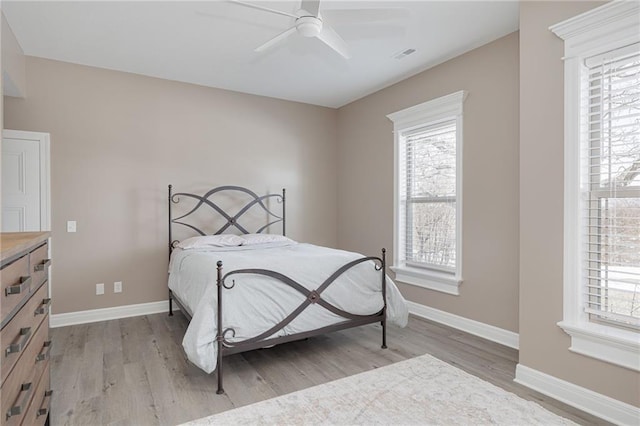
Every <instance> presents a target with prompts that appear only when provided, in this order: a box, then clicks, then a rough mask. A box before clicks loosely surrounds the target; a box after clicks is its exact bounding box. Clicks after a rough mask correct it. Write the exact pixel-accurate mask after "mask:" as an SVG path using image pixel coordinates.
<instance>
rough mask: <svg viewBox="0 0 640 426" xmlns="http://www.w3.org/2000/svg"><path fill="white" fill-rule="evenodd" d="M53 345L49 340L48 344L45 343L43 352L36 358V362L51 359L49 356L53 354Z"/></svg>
mask: <svg viewBox="0 0 640 426" xmlns="http://www.w3.org/2000/svg"><path fill="white" fill-rule="evenodd" d="M51 343H52V342H51V340H49V341H48V342H44V345H42V350H41V351H40V353H39V354H38V356H36V362H40V361H44V360H45V359H49V354H50V353H51Z"/></svg>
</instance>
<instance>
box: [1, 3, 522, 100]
mask: <svg viewBox="0 0 640 426" xmlns="http://www.w3.org/2000/svg"><path fill="white" fill-rule="evenodd" d="M253 1H254V3H257V4H259V5H262V6H266V7H270V8H273V9H280V10H284V11H288V12H291V13H293V12H294V11H296V10H297V9H298V8H299V5H300V2H299V1H259V0H253ZM361 8H368V9H372V8H402V9H403V10H400V11H398V10H396V11H395V13H389V16H390V17H391V19H390V20H388V21H386V22H363V21H361V20H359V18H358V14H357V13H353V12H352V13H349V12H344V10H345V9H346V10H349V9H361ZM2 9H3V13H4V14H5V16H6V18H7V21H8V22H9V25H10V26H11V28H12V30H13V32H14V33H15V35H16V38H17V39H18V42H19V43H20V45H21V46H22V49H23V50H24V53H25V54H26V55H31V56H39V57H43V58H50V59H56V60H60V61H66V62H73V63H77V64H85V65H91V66H95V67H101V68H108V69H114V70H120V71H126V72H132V73H137V74H143V75H148V76H153V77H160V78H165V79H169V80H177V81H183V82H189V83H195V84H199V85H203V86H211V87H218V88H223V89H229V90H234V91H239V92H244V93H251V94H256V95H263V96H270V97H274V98H280V99H287V100H292V101H299V102H304V103H309V104H315V105H323V106H328V107H340V106H342V105H345V104H347V103H349V102H351V101H354V100H356V99H359V98H361V97H363V96H365V95H368V94H370V93H373V92H375V91H377V90H379V89H381V88H383V87H386V86H389V85H391V84H393V83H395V82H398V81H400V80H403V79H405V78H407V77H409V76H411V75H414V74H416V73H418V72H420V71H423V70H425V69H427V68H430V67H432V66H434V65H437V64H439V63H442V62H444V61H445V60H447V59H450V58H453V57H455V56H458V55H460V54H462V53H464V52H467V51H469V50H471V49H474V48H476V47H478V46H481V45H483V44H486V43H488V42H490V41H492V40H495V39H497V38H499V37H502V36H504V35H506V34H509V33H511V32H513V31H515V30H517V29H518V13H519V11H518V3H517V1H515V2H512V1H465V2H463V1H441V2H432V1H387V2H380V1H336V0H334V1H330V0H326V1H324V2H322V3H321V5H320V12H321V13H322V14H323V18H324V21H325V23H326V24H329V25H331V26H332V27H333V28H334V29H335V30H336V31H337V32H338V33H339V34H340V35H341V36H342V37H343V38H344V40H345V41H346V42H347V44H348V45H349V48H350V50H351V53H352V58H351V59H349V60H346V59H343V58H342V57H341V56H339V55H338V54H336V53H335V52H333V51H332V50H330V49H329V48H328V47H327V46H325V45H324V44H322V43H321V42H320V41H319V40H317V39H314V38H311V39H307V38H303V37H301V36H298V35H297V34H296V35H294V36H292V37H290V38H288V39H287V40H286V41H285V42H284V43H283V44H281V45H279V46H278V47H276V48H274V49H272V50H269V51H268V52H263V53H255V52H254V51H253V49H254V48H256V47H257V46H259V45H261V44H263V43H264V42H266V41H267V40H269V39H270V38H272V37H274V36H275V35H276V34H278V33H280V32H282V31H284V30H285V29H287V28H289V27H290V26H292V21H293V19H292V18H288V17H286V16H280V15H276V14H270V13H265V12H262V11H258V10H253V9H250V8H246V7H243V6H240V5H237V4H233V3H229V2H222V1H208V2H205V1H195V2H190V1H172V2H168V1H140V2H130V1H119V2H102V1H82V2H79V1H77V2H59V1H44V2H30V1H6V0H4V1H3V2H2ZM409 48H412V49H416V52H415V53H414V54H412V55H410V56H407V57H405V58H404V59H401V60H398V59H394V58H393V56H394V55H395V54H397V53H398V52H401V51H403V50H405V49H409Z"/></svg>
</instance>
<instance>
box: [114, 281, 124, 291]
mask: <svg viewBox="0 0 640 426" xmlns="http://www.w3.org/2000/svg"><path fill="white" fill-rule="evenodd" d="M113 292H114V293H122V281H116V282H114V283H113Z"/></svg>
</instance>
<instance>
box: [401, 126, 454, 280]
mask: <svg viewBox="0 0 640 426" xmlns="http://www.w3.org/2000/svg"><path fill="white" fill-rule="evenodd" d="M401 142H402V143H401V146H400V158H402V159H404V161H403V163H404V164H402V170H401V173H400V178H401V179H402V181H401V182H400V188H401V190H402V191H403V192H404V193H403V194H401V197H400V203H401V216H403V217H402V219H403V222H404V244H403V245H404V247H403V249H404V254H405V262H406V264H407V265H408V266H417V267H427V268H433V269H438V270H442V271H446V272H452V273H454V272H455V270H456V261H457V259H456V229H457V228H456V119H455V118H454V119H451V120H447V121H444V122H440V123H438V124H434V125H430V126H426V127H422V128H419V129H417V130H413V131H411V132H409V133H405V134H403V138H402V141H401Z"/></svg>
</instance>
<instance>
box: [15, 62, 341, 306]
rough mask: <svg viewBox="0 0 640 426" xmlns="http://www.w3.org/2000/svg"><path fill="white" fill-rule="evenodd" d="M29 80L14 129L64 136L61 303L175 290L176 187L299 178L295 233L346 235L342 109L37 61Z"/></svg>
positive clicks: (55, 150) (138, 299) (282, 183)
mask: <svg viewBox="0 0 640 426" xmlns="http://www.w3.org/2000/svg"><path fill="white" fill-rule="evenodd" d="M27 84H28V86H29V93H28V96H27V98H26V99H16V98H9V97H5V99H4V102H5V116H4V117H5V127H6V128H10V129H19V130H33V131H42V132H50V133H51V157H52V158H51V170H52V176H51V178H52V180H51V183H52V185H51V189H52V209H53V210H52V228H53V229H52V231H53V240H52V246H53V251H54V253H53V257H54V261H53V264H54V266H53V270H52V276H53V298H54V303H53V312H54V313H63V312H70V311H79V310H85V309H94V308H104V307H111V306H120V305H126V304H133V303H143V302H153V301H159V300H165V299H166V298H167V287H166V285H167V205H166V191H167V184H169V183H172V184H173V185H174V186H175V187H176V188H177V189H180V190H183V191H195V190H202V189H204V188H206V187H213V186H218V185H228V184H236V185H244V186H248V187H251V188H252V189H254V190H255V191H257V192H262V193H265V192H267V191H279V190H280V188H282V187H286V188H287V190H288V194H287V195H288V203H287V207H288V209H287V213H288V217H287V219H288V223H287V228H288V235H290V236H292V237H293V238H295V239H298V240H300V241H307V242H313V243H317V244H323V245H328V246H335V245H336V242H337V236H336V235H337V234H336V233H337V224H336V216H337V207H336V197H337V195H336V192H337V190H336V187H337V180H336V175H337V167H336V164H335V159H336V157H337V148H336V140H337V137H336V120H337V117H336V115H337V112H336V111H335V110H333V109H328V108H322V107H315V106H309V105H304V104H298V103H293V102H287V101H279V100H274V99H269V98H264V97H258V96H252V95H245V94H239V93H234V92H229V91H224V90H217V89H210V88H205V87H200V86H195V85H189V84H184V83H177V82H171V81H166V80H161V79H155V78H150V77H143V76H138V75H133V74H127V73H122V72H116V71H109V70H104V69H97V68H92V67H85V66H79V65H72V64H68V63H63V62H56V61H51V60H46V59H37V58H32V57H27ZM67 220H76V221H77V222H78V232H77V233H75V234H73V233H67V232H66V221H67ZM114 281H123V283H124V292H123V293H121V294H113V282H114ZM96 283H105V287H106V290H107V291H106V293H107V294H105V295H104V296H96V295H95V284H96Z"/></svg>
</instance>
